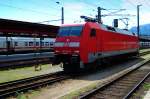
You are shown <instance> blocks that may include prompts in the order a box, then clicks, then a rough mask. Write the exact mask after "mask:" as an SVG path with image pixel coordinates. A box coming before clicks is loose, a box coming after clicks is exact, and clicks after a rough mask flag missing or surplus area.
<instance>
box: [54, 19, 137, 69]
mask: <svg viewBox="0 0 150 99" xmlns="http://www.w3.org/2000/svg"><path fill="white" fill-rule="evenodd" d="M54 50H55V59H56V61H55V62H56V63H60V62H63V63H64V65H63V68H64V70H65V71H75V70H80V69H86V68H89V67H92V66H93V65H89V64H91V63H95V62H96V63H100V62H101V60H104V59H106V58H110V57H113V58H114V56H120V55H137V54H138V52H139V40H138V37H137V35H135V34H134V33H132V32H129V31H127V30H122V29H118V28H115V27H111V26H107V25H103V24H98V23H97V22H85V23H84V24H75V25H63V26H61V27H60V30H59V33H58V35H57V37H56V41H55V45H54Z"/></svg>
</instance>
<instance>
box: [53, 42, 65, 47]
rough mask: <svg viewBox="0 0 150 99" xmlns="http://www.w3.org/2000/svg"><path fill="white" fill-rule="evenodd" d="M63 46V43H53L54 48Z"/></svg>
mask: <svg viewBox="0 0 150 99" xmlns="http://www.w3.org/2000/svg"><path fill="white" fill-rule="evenodd" d="M64 44H65V43H64V42H55V43H54V46H55V47H63V46H64Z"/></svg>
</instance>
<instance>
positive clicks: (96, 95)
mask: <svg viewBox="0 0 150 99" xmlns="http://www.w3.org/2000/svg"><path fill="white" fill-rule="evenodd" d="M148 62H149V61H148ZM144 68H149V69H144ZM149 75H150V63H146V64H143V65H141V66H139V67H137V68H135V69H133V70H132V71H130V72H127V73H126V74H124V75H123V76H121V77H119V78H117V79H115V80H112V81H110V82H109V83H107V84H104V85H103V86H100V87H97V88H95V89H93V90H91V91H89V92H87V93H85V94H83V95H81V96H80V97H79V99H129V98H130V96H131V95H133V93H134V92H135V91H136V90H137V88H138V87H139V86H140V85H141V84H142V82H143V81H144V80H145V79H147V78H148V77H149Z"/></svg>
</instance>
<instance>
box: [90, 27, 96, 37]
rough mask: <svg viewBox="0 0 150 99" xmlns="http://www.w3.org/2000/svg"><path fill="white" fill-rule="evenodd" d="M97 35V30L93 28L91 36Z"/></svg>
mask: <svg viewBox="0 0 150 99" xmlns="http://www.w3.org/2000/svg"><path fill="white" fill-rule="evenodd" d="M95 36H96V30H95V29H91V32H90V37H95Z"/></svg>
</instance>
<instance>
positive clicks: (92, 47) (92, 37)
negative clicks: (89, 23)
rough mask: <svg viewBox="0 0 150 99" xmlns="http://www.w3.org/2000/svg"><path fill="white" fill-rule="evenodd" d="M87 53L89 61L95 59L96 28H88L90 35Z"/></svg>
mask: <svg viewBox="0 0 150 99" xmlns="http://www.w3.org/2000/svg"><path fill="white" fill-rule="evenodd" d="M88 49H89V54H88V59H89V62H93V61H95V60H96V59H97V50H98V48H97V33H96V29H94V28H92V29H91V30H90V37H89V48H88Z"/></svg>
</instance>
